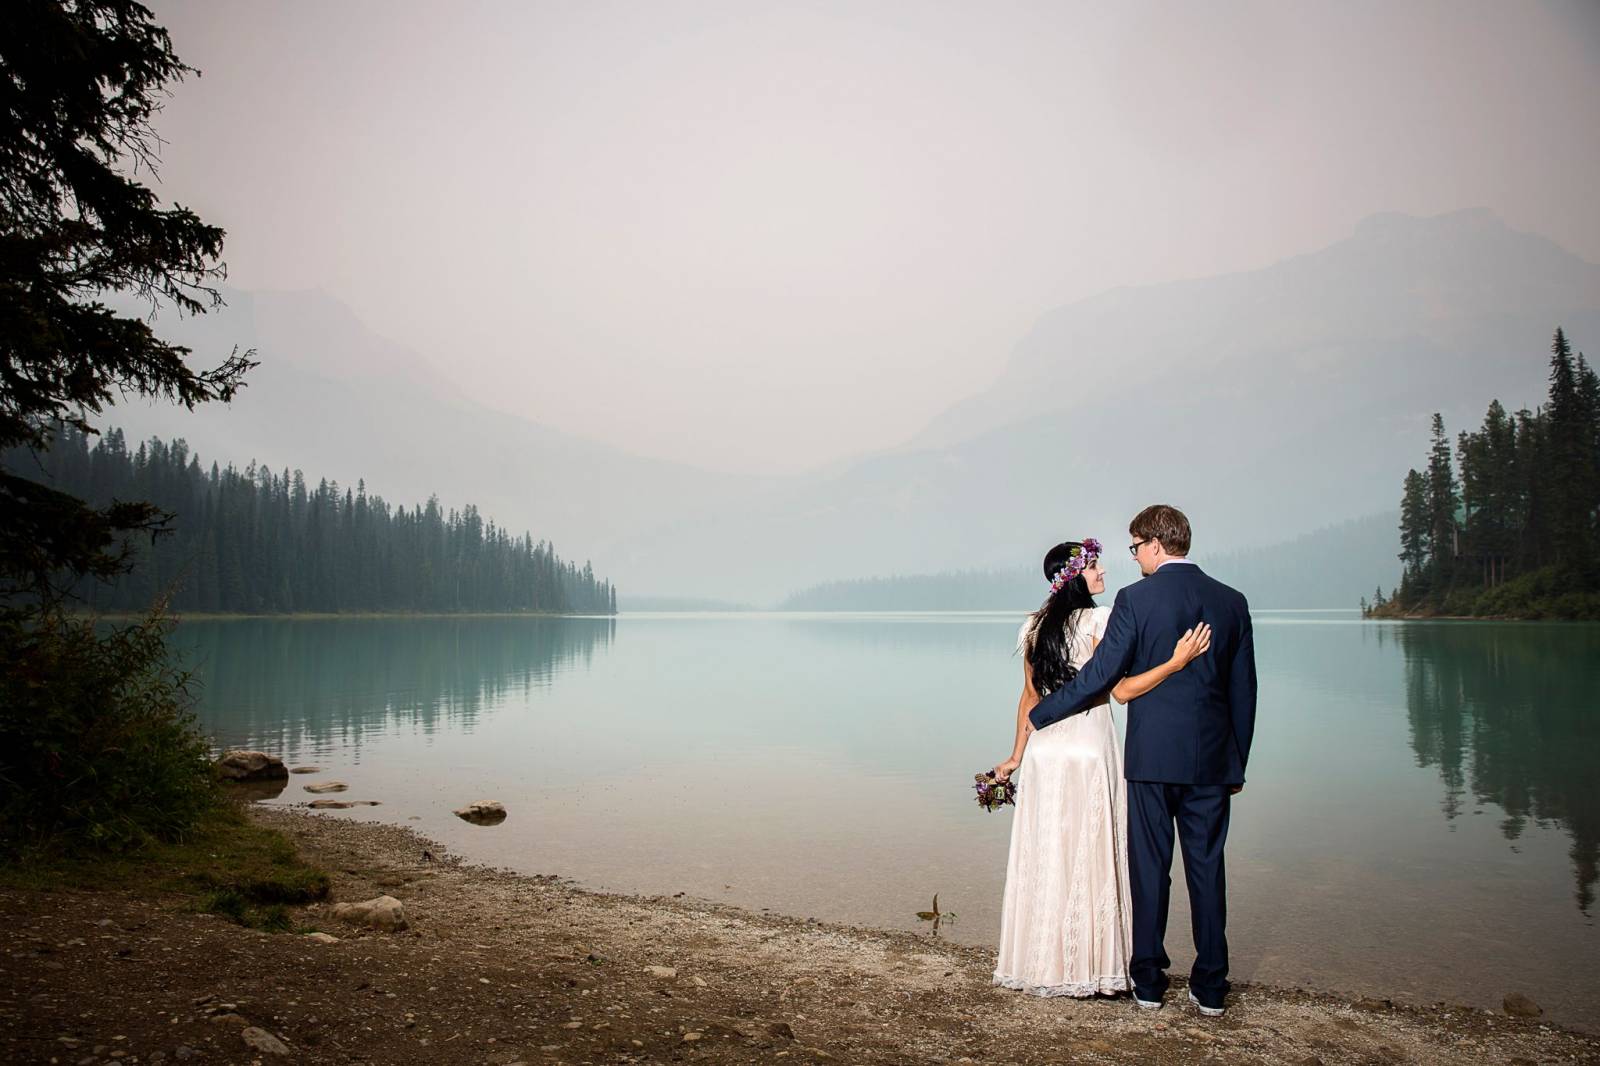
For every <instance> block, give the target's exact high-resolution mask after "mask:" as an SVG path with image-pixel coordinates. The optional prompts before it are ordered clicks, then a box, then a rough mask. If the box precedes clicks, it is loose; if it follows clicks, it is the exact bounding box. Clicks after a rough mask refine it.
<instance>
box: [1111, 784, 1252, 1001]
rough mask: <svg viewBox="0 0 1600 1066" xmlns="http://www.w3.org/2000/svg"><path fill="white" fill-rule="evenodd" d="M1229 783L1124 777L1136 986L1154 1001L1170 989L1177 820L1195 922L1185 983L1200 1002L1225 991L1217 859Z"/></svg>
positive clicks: (1224, 911)
mask: <svg viewBox="0 0 1600 1066" xmlns="http://www.w3.org/2000/svg"><path fill="white" fill-rule="evenodd" d="M1229 800H1230V793H1229V791H1228V786H1227V785H1172V784H1166V783H1163V782H1159V781H1129V782H1128V881H1129V887H1130V888H1131V889H1132V896H1133V955H1132V958H1131V959H1130V961H1129V970H1130V971H1131V973H1130V975H1131V976H1132V978H1133V987H1134V991H1135V993H1136V994H1137V995H1138V997H1139V998H1140V999H1143V1000H1152V1001H1159V1000H1160V999H1161V997H1162V996H1163V994H1165V992H1166V990H1167V973H1166V971H1167V967H1168V966H1170V965H1172V960H1171V959H1169V958H1167V951H1166V938H1167V903H1168V900H1169V898H1170V896H1171V894H1172V838H1173V826H1174V825H1176V826H1177V837H1178V843H1179V844H1180V846H1181V847H1182V848H1183V873H1184V879H1185V880H1186V881H1187V882H1188V886H1189V915H1190V919H1191V922H1192V924H1193V926H1194V949H1195V960H1194V968H1193V969H1192V970H1190V971H1189V988H1190V990H1191V991H1192V992H1193V993H1194V996H1195V998H1196V999H1198V1000H1199V1001H1200V1002H1201V1003H1202V1004H1203V1005H1205V1006H1207V1007H1220V1006H1222V1005H1223V1000H1224V998H1225V997H1226V996H1227V994H1228V936H1227V924H1228V899H1227V880H1226V877H1225V876H1224V871H1223V864H1222V850H1223V846H1224V845H1225V844H1226V843H1227V841H1228V810H1229Z"/></svg>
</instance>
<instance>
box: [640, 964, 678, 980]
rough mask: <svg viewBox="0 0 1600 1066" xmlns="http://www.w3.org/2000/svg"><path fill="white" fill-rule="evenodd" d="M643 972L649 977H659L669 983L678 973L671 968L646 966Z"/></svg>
mask: <svg viewBox="0 0 1600 1066" xmlns="http://www.w3.org/2000/svg"><path fill="white" fill-rule="evenodd" d="M644 972H645V973H647V974H649V975H650V976H651V977H659V978H661V979H662V980H663V981H670V980H672V979H673V978H674V977H677V976H678V971H677V969H676V968H675V967H672V966H646V967H645V968H644Z"/></svg>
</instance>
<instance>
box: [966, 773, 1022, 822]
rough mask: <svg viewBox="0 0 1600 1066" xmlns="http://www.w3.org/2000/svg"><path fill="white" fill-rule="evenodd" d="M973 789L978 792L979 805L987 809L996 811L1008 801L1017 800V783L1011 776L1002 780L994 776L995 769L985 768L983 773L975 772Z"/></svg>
mask: <svg viewBox="0 0 1600 1066" xmlns="http://www.w3.org/2000/svg"><path fill="white" fill-rule="evenodd" d="M972 779H973V781H975V782H976V784H974V785H973V786H972V790H973V791H974V792H976V793H977V794H978V806H980V807H982V808H983V809H984V810H986V811H990V812H993V811H996V810H998V809H999V808H1001V807H1003V806H1005V805H1006V804H1007V803H1010V804H1013V805H1014V804H1015V803H1016V802H1017V783H1016V781H1014V780H1012V779H1011V778H1009V777H1008V778H1006V779H1005V780H1004V781H1001V780H1000V779H999V778H997V777H995V776H994V771H993V770H985V771H984V772H983V773H981V774H973V775H972Z"/></svg>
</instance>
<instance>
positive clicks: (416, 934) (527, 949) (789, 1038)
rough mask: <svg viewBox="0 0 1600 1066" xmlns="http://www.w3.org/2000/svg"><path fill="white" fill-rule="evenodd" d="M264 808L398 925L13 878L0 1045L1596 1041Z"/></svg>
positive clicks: (1354, 1058) (1007, 1050)
mask: <svg viewBox="0 0 1600 1066" xmlns="http://www.w3.org/2000/svg"><path fill="white" fill-rule="evenodd" d="M253 817H255V818H257V819H259V820H261V821H263V822H265V823H267V824H270V825H273V826H275V827H278V828H281V829H282V830H284V831H285V832H287V833H288V834H290V835H291V836H292V837H293V838H294V839H295V840H296V841H297V843H298V844H299V846H300V847H301V849H302V850H303V852H305V853H306V854H307V855H308V857H310V858H311V859H313V860H314V861H316V862H318V863H320V864H321V865H323V866H324V867H325V868H326V869H328V870H330V871H333V872H334V893H333V900H344V901H351V900H364V899H369V898H371V897H373V896H377V895H381V894H388V895H392V896H394V897H396V898H397V899H399V900H401V902H402V903H403V905H404V908H405V916H406V919H407V922H408V926H409V927H408V928H407V929H406V930H404V931H402V932H378V931H376V930H368V929H364V928H359V927H355V926H351V925H347V924H346V923H344V922H341V921H340V920H338V919H336V918H335V917H334V916H333V915H332V913H331V912H332V903H331V902H330V903H326V904H318V905H316V906H313V907H308V908H304V909H302V910H300V911H298V912H297V914H296V917H297V919H298V920H299V921H300V922H301V923H302V925H303V926H305V927H307V928H315V929H319V930H323V931H325V932H327V933H330V934H332V935H333V936H335V937H337V938H338V941H337V942H334V943H324V942H318V941H317V940H315V939H313V938H310V937H307V936H304V935H299V934H293V933H279V934H266V933H260V932H255V931H252V930H248V929H244V928H241V927H239V926H236V925H233V924H230V923H229V922H227V921H225V920H223V919H221V918H217V917H213V916H208V915H201V914H195V913H192V912H191V911H189V910H187V909H185V908H184V907H183V906H181V905H180V904H178V903H177V902H175V901H173V900H162V899H146V898H138V897H135V896H133V895H130V894H127V893H111V892H99V893H82V892H51V893H45V894H28V895H23V894H19V893H15V892H10V893H0V1060H3V1061H4V1062H7V1063H35V1062H39V1063H43V1062H60V1063H85V1064H87V1063H91V1062H95V1063H109V1062H121V1063H131V1062H138V1063H172V1062H179V1061H186V1062H197V1063H224V1062H226V1063H245V1062H264V1063H275V1062H305V1063H323V1062H339V1063H343V1062H372V1063H406V1064H417V1063H488V1064H494V1066H509V1064H511V1063H518V1062H523V1063H529V1064H532V1063H553V1062H562V1063H574V1064H581V1063H623V1062H707V1063H735V1062H736V1063H760V1062H780V1061H781V1062H784V1063H809V1062H839V1063H911V1062H985V1063H1028V1064H1040V1063H1062V1062H1086V1063H1092V1062H1102V1063H1134V1062H1139V1063H1142V1062H1172V1063H1188V1062H1197V1063H1198V1062H1205V1063H1298V1064H1305V1066H1311V1064H1315V1063H1326V1064H1330V1066H1331V1064H1334V1063H1395V1062H1419V1063H1435V1062H1437V1063H1446V1062H1450V1063H1454V1062H1492V1063H1551V1062H1600V1038H1596V1037H1592V1036H1587V1035H1583V1034H1578V1033H1572V1032H1565V1031H1562V1030H1559V1029H1555V1028H1553V1027H1550V1026H1547V1025H1544V1024H1541V1023H1540V1022H1539V1021H1537V1020H1524V1019H1519V1018H1511V1017H1508V1016H1505V1015H1494V1014H1490V1013H1487V1012H1484V1011H1481V1010H1475V1009H1472V1008H1466V1007H1452V1006H1447V1005H1444V1004H1439V1005H1436V1006H1434V1007H1430V1008H1421V1009H1416V1008H1408V1007H1394V1006H1389V1005H1388V1004H1386V1003H1384V1002H1382V1001H1380V1000H1362V1001H1360V1002H1358V1003H1349V1002H1345V1001H1342V1000H1339V999H1335V998H1331V997H1328V996H1325V995H1319V994H1313V993H1307V992H1301V991H1297V990H1287V989H1276V988H1269V987H1264V986H1260V985H1241V986H1236V988H1235V993H1234V995H1233V996H1232V998H1231V999H1230V1005H1229V1010H1228V1013H1227V1016H1226V1017H1225V1018H1222V1019H1219V1020H1214V1019H1205V1018H1202V1017H1201V1016H1200V1015H1198V1014H1197V1013H1195V1012H1194V1010H1193V1009H1192V1008H1189V1007H1187V1006H1184V1005H1182V1004H1184V1002H1185V996H1184V990H1183V987H1182V983H1181V982H1178V983H1177V985H1176V987H1175V988H1174V989H1173V990H1172V992H1171V993H1169V995H1168V1002H1167V1006H1166V1007H1165V1009H1163V1010H1161V1011H1157V1012H1141V1011H1137V1010H1136V1009H1135V1008H1134V1007H1133V1005H1132V1004H1131V1003H1130V1002H1129V1001H1128V1000H1126V999H1098V1000H1091V1001H1076V1000H1064V999H1049V1000H1045V999H1036V998H1033V997H1029V996H1025V995H1021V994H1019V993H1016V992H1008V991H1004V990H1000V989H996V988H993V987H992V986H991V985H990V983H989V975H990V971H991V966H992V963H993V955H992V953H991V952H988V951H984V950H979V949H975V948H970V947H963V946H960V945H952V944H949V943H947V942H944V941H942V940H936V939H932V938H931V937H929V936H928V935H926V934H920V935H919V934H912V933H897V932H884V931H878V930H868V929H859V928H852V927H847V926H835V925H828V924H818V923H815V922H809V921H805V920H799V919H791V918H784V917H778V916H769V915H766V914H754V913H751V912H749V911H746V910H740V909H738V908H734V907H729V906H725V905H720V904H715V903H709V902H704V901H699V900H692V899H681V898H654V897H651V898H646V897H633V896H622V895H608V894H599V893H592V892H586V891H583V890H580V889H578V888H576V887H574V886H572V885H571V884H569V883H566V882H563V881H560V880H558V879H552V878H539V877H527V876H522V875H516V874H511V873H508V872H504V871H498V870H491V869H486V868H482V867H472V866H466V865H462V864H460V863H458V862H457V861H455V860H454V859H452V858H450V857H449V856H446V855H444V854H443V853H442V852H441V850H440V849H439V848H438V846H437V845H435V844H433V843H431V842H429V841H427V840H424V839H422V838H421V837H418V836H416V835H415V834H413V833H410V832H408V831H407V830H405V829H401V828H396V827H391V826H383V825H375V824H370V823H363V822H357V821H353V820H349V819H344V818H339V817H319V816H316V815H313V814H308V813H302V812H297V811H290V810H282V809H276V810H266V809H260V808H258V809H256V810H255V811H254V812H253ZM425 852H427V853H428V855H425V854H424V853H425ZM652 967H657V968H660V969H655V970H652V969H651V968H652ZM247 1038H248V1039H247ZM263 1038H265V1039H263ZM249 1041H254V1042H255V1046H252V1044H251V1043H250V1042H249ZM274 1042H278V1048H276V1049H274V1048H273V1047H272V1044H273V1043H274Z"/></svg>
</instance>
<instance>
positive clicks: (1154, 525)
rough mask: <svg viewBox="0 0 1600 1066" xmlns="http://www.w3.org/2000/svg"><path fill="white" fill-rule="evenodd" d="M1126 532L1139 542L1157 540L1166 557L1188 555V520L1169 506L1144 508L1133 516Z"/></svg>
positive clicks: (1155, 505) (1159, 505) (1157, 505)
mask: <svg viewBox="0 0 1600 1066" xmlns="http://www.w3.org/2000/svg"><path fill="white" fill-rule="evenodd" d="M1128 532H1129V533H1132V534H1133V535H1134V536H1135V537H1137V538H1139V539H1140V540H1159V541H1160V542H1161V546H1162V547H1163V548H1165V549H1166V552H1167V554H1168V555H1188V554H1189V519H1188V518H1186V517H1185V516H1184V513H1183V512H1182V511H1180V510H1178V509H1177V508H1176V507H1173V506H1171V505H1170V504H1165V503H1153V504H1151V505H1150V506H1149V507H1146V508H1145V509H1144V510H1142V511H1140V512H1139V513H1138V514H1136V515H1134V516H1133V521H1132V522H1129V523H1128Z"/></svg>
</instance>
